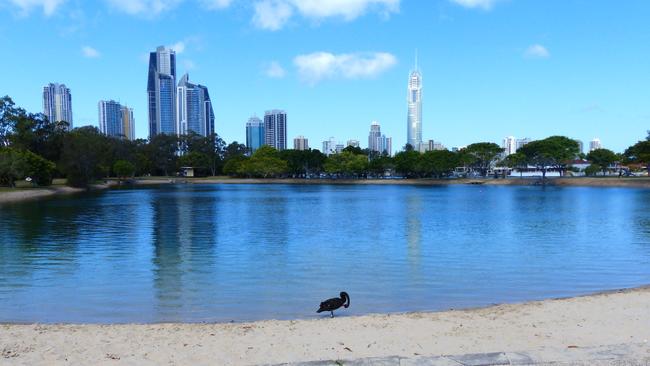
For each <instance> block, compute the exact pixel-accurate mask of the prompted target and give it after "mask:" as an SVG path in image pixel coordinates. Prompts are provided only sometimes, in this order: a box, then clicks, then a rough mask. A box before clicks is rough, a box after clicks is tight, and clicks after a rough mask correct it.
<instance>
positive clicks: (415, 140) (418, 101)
mask: <svg viewBox="0 0 650 366" xmlns="http://www.w3.org/2000/svg"><path fill="white" fill-rule="evenodd" d="M407 90H408V94H407V106H408V117H407V123H406V136H407V140H406V142H407V143H408V144H410V145H411V146H412V147H413V148H414V149H415V150H419V149H420V145H421V144H422V75H421V74H420V70H419V69H418V65H417V58H416V61H415V68H414V69H413V71H411V74H410V75H409V81H408V88H407Z"/></svg>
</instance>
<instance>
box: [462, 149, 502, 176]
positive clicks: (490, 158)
mask: <svg viewBox="0 0 650 366" xmlns="http://www.w3.org/2000/svg"><path fill="white" fill-rule="evenodd" d="M503 151H504V150H503V148H501V147H500V146H499V145H497V144H495V143H493V142H479V143H475V144H471V145H469V146H467V147H466V148H465V149H463V154H464V155H465V156H466V157H467V158H468V159H467V162H468V163H469V165H470V166H471V167H472V168H474V169H476V170H478V171H480V172H481V175H482V176H484V177H485V176H487V172H488V170H489V169H490V167H492V165H493V164H494V163H495V162H496V160H497V158H498V157H499V154H501V153H502V152H503Z"/></svg>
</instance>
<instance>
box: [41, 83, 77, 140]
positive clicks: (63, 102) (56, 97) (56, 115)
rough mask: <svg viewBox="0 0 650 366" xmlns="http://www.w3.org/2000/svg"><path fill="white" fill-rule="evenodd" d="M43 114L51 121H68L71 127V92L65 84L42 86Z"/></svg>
mask: <svg viewBox="0 0 650 366" xmlns="http://www.w3.org/2000/svg"><path fill="white" fill-rule="evenodd" d="M43 114H44V115H45V116H47V118H48V119H49V120H50V121H52V122H60V121H65V122H68V123H69V124H70V129H72V94H70V89H68V88H67V87H66V86H65V84H57V83H50V84H47V85H45V86H44V87H43Z"/></svg>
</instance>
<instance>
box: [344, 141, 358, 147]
mask: <svg viewBox="0 0 650 366" xmlns="http://www.w3.org/2000/svg"><path fill="white" fill-rule="evenodd" d="M346 145H347V146H352V147H361V143H359V140H348V143H347V144H346Z"/></svg>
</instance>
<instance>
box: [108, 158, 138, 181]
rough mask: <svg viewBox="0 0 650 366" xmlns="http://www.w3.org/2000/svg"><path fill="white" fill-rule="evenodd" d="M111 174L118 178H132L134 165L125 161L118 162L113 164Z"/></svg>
mask: <svg viewBox="0 0 650 366" xmlns="http://www.w3.org/2000/svg"><path fill="white" fill-rule="evenodd" d="M113 172H114V173H115V175H117V177H118V178H122V179H124V178H127V177H132V176H133V174H135V165H133V164H131V163H130V162H128V161H126V160H118V161H116V162H115V164H113Z"/></svg>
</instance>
